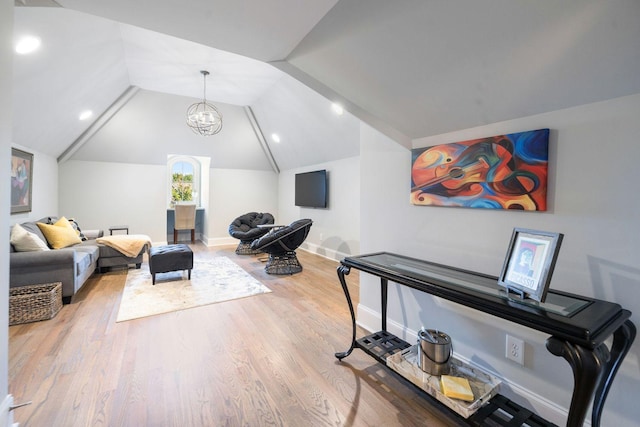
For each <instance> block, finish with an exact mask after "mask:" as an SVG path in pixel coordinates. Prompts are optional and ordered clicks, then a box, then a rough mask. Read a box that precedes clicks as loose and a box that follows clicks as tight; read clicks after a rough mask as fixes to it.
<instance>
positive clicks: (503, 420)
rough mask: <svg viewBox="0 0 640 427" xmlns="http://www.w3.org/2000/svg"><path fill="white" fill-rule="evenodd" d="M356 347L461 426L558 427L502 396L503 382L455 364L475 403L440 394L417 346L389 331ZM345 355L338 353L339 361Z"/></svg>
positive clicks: (454, 370)
mask: <svg viewBox="0 0 640 427" xmlns="http://www.w3.org/2000/svg"><path fill="white" fill-rule="evenodd" d="M355 347H357V348H360V349H362V350H363V351H364V352H365V353H367V354H369V355H370V356H372V357H373V358H374V359H376V360H377V361H378V362H380V363H382V364H384V365H386V366H387V367H388V368H389V369H391V370H392V371H394V372H395V373H397V374H398V375H399V376H400V377H401V378H403V379H404V380H406V381H408V382H410V383H411V384H413V385H414V386H415V387H417V388H418V389H420V390H422V391H423V392H425V393H427V394H428V395H429V396H430V397H432V398H433V401H434V403H438V404H440V405H441V407H442V409H443V410H450V411H453V412H454V413H456V414H457V415H458V416H459V421H460V423H465V424H467V425H469V426H472V427H480V426H529V427H558V426H557V425H556V424H553V423H551V422H549V421H547V420H545V419H544V418H542V417H540V416H538V415H536V414H534V413H533V412H531V411H530V410H528V409H526V408H524V407H522V406H520V405H518V404H517V403H515V402H513V401H511V400H509V399H508V398H506V397H505V396H503V395H501V394H498V390H499V386H500V384H501V381H500V380H499V379H498V378H496V377H494V376H492V375H489V374H487V373H485V372H482V371H480V370H478V369H476V368H473V367H471V366H470V365H468V364H465V363H464V362H463V361H461V360H458V359H455V358H454V360H453V363H452V364H453V367H452V375H454V376H462V377H465V378H467V379H468V380H469V383H470V385H471V388H472V390H473V395H474V397H475V398H476V400H474V401H473V402H464V401H461V400H458V399H451V398H449V397H447V396H445V395H444V394H443V393H441V392H440V384H439V378H440V377H438V376H435V375H429V374H427V373H426V372H424V371H422V370H421V369H420V367H419V365H418V363H417V357H418V353H417V346H416V345H413V346H412V345H411V344H409V343H408V342H406V341H404V340H402V339H400V338H398V337H396V336H395V335H393V334H391V333H389V332H387V331H378V332H375V333H373V334H370V335H366V336H364V337H362V338H360V339H358V340H356V341H355ZM345 356H346V354H344V353H336V357H337V358H338V359H342V357H345Z"/></svg>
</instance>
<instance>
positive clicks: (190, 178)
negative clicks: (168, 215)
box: [167, 156, 200, 206]
mask: <svg viewBox="0 0 640 427" xmlns="http://www.w3.org/2000/svg"><path fill="white" fill-rule="evenodd" d="M167 171H168V172H169V205H170V206H174V205H175V204H176V203H179V202H195V203H196V205H198V206H200V162H199V161H198V160H197V159H195V158H193V157H189V156H169V157H168V161H167Z"/></svg>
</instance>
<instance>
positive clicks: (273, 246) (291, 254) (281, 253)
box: [251, 219, 313, 274]
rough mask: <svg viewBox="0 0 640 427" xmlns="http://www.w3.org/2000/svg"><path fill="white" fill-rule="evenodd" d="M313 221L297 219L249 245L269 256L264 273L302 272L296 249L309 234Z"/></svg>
mask: <svg viewBox="0 0 640 427" xmlns="http://www.w3.org/2000/svg"><path fill="white" fill-rule="evenodd" d="M311 224H313V221H311V220H310V219H299V220H297V221H294V222H292V223H291V224H289V225H287V226H286V227H282V228H278V229H276V230H273V231H271V232H270V233H269V234H265V235H264V236H262V237H261V238H259V239H257V240H254V241H253V243H251V248H252V249H254V250H258V251H263V252H266V253H268V254H269V260H268V261H267V265H266V266H265V268H264V269H265V271H266V272H267V273H269V274H295V273H300V272H301V271H302V265H301V264H300V262H299V261H298V257H297V256H296V249H297V248H298V247H299V246H300V245H301V244H302V242H304V239H306V238H307V235H308V234H309V229H311Z"/></svg>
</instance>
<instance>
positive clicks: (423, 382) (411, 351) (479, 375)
mask: <svg viewBox="0 0 640 427" xmlns="http://www.w3.org/2000/svg"><path fill="white" fill-rule="evenodd" d="M418 362H419V361H418V347H417V346H416V345H413V346H411V347H409V348H407V349H406V350H404V351H401V352H399V353H396V354H394V355H392V356H389V357H387V366H389V367H390V368H391V369H393V370H394V371H396V372H397V373H399V374H400V375H402V376H403V377H405V378H406V379H408V380H409V381H411V382H412V383H413V384H414V385H416V386H418V387H419V388H421V389H422V390H424V391H426V392H427V393H429V394H430V395H431V396H433V397H435V398H436V399H437V400H439V401H440V402H442V403H443V404H445V405H446V406H447V407H448V408H449V409H451V410H452V411H455V412H456V413H458V414H460V415H461V416H463V417H464V418H469V417H470V416H471V415H473V414H474V413H475V412H476V411H477V410H478V409H480V408H481V407H482V406H483V405H484V404H485V403H487V402H488V401H489V400H490V399H491V398H492V397H493V396H495V395H496V394H498V389H499V388H500V383H501V381H500V380H498V379H497V378H496V377H494V376H492V375H489V374H487V373H486V372H483V371H482V370H480V369H478V368H475V367H472V366H470V365H469V364H467V363H465V362H463V361H461V360H459V359H456V358H455V357H453V358H452V362H451V372H450V373H449V375H452V376H456V377H465V378H467V379H468V380H469V384H470V385H471V390H472V391H473V396H474V398H475V400H474V401H473V402H465V401H464V400H459V399H452V398H450V397H447V396H445V395H444V394H443V393H442V392H441V390H440V376H438V375H430V374H428V373H426V372H424V371H423V370H422V369H420V365H419V363H418Z"/></svg>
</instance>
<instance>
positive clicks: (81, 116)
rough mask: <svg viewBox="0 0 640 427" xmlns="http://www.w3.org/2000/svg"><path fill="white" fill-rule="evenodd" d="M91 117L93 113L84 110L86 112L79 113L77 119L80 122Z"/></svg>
mask: <svg viewBox="0 0 640 427" xmlns="http://www.w3.org/2000/svg"><path fill="white" fill-rule="evenodd" d="M91 116H93V111H91V110H86V111H83V112H82V113H80V116H79V117H78V118H79V119H80V120H87V119H88V118H89V117H91Z"/></svg>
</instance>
